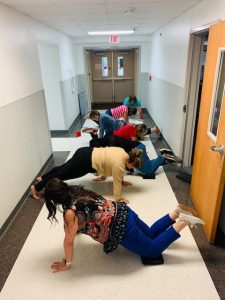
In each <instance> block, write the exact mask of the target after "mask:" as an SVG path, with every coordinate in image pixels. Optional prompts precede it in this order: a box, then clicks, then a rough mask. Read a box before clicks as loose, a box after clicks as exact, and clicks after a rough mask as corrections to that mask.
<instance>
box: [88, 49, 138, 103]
mask: <svg viewBox="0 0 225 300" xmlns="http://www.w3.org/2000/svg"><path fill="white" fill-rule="evenodd" d="M136 50H137V49H128V50H124V49H123V50H122V49H120V50H101V51H100V50H98V51H97V50H88V52H89V53H88V56H89V71H88V74H89V80H88V82H89V93H90V99H91V107H92V109H101V108H104V109H105V108H111V107H115V106H118V105H120V104H122V102H123V100H124V98H126V97H127V96H130V95H133V94H135V93H136V82H137V74H138V72H137V51H136Z"/></svg>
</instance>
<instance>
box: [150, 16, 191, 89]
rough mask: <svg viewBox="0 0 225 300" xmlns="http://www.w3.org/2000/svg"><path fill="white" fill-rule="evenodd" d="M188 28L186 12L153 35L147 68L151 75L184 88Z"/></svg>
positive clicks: (189, 23)
mask: <svg viewBox="0 0 225 300" xmlns="http://www.w3.org/2000/svg"><path fill="white" fill-rule="evenodd" d="M177 22H179V26H178V25H177ZM190 26H191V12H190V11H188V12H186V13H185V14H184V15H182V17H180V18H179V21H178V19H177V20H176V21H174V22H172V23H170V24H168V26H167V27H165V28H162V29H161V30H160V31H159V32H157V33H156V34H155V35H154V38H153V42H152V48H151V57H150V66H149V72H150V73H151V74H153V75H154V76H157V77H158V78H161V79H163V80H165V81H168V82H171V83H173V84H175V85H178V86H180V87H184V84H185V70H186V60H187V51H188V44H189V32H190Z"/></svg>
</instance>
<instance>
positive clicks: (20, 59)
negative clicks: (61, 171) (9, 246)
mask: <svg viewBox="0 0 225 300" xmlns="http://www.w3.org/2000/svg"><path fill="white" fill-rule="evenodd" d="M0 36H1V47H0V65H1V68H0V78H1V89H0V136H1V148H0V160H1V174H0V181H1V191H0V199H1V210H0V227H1V226H2V224H3V223H4V222H5V221H6V220H7V218H8V217H9V215H10V213H11V212H12V210H13V209H14V208H15V206H16V205H17V203H18V201H19V199H21V197H22V196H23V194H24V193H25V191H26V190H27V188H28V187H29V184H30V183H31V182H32V180H33V179H34V178H35V176H36V175H37V173H38V172H39V171H40V169H41V168H42V167H43V165H44V163H45V162H46V161H47V159H48V158H49V157H50V155H51V153H52V148H51V139H50V134H49V125H48V119H47V111H46V105H45V96H44V91H43V85H42V78H41V71H40V64H39V57H38V47H37V42H43V43H47V44H53V45H57V47H58V49H59V55H60V74H61V75H60V81H61V83H62V85H63V86H64V85H66V84H67V83H66V82H67V81H68V80H69V81H70V80H71V75H72V76H74V74H75V62H74V57H73V56H74V53H73V45H72V41H71V39H70V38H69V37H67V36H65V35H64V34H62V33H60V32H58V31H56V30H54V29H52V28H51V27H48V26H46V25H44V24H43V23H41V22H38V21H36V20H35V19H33V18H30V17H28V16H26V15H24V14H22V13H19V12H17V11H15V10H13V9H11V8H9V7H7V6H5V5H2V4H0ZM59 84H60V83H59ZM66 88H67V87H66ZM64 96H65V97H67V95H66V94H65V95H64ZM76 97H77V95H76V94H75V100H74V107H75V108H74V107H73V108H67V111H68V110H69V109H71V111H72V112H73V114H74V115H73V120H74V119H76V117H77V115H78V112H79V106H78V99H77V98H76ZM71 123H72V121H71ZM69 125H71V124H68V126H69Z"/></svg>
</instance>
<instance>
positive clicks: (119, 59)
mask: <svg viewBox="0 0 225 300" xmlns="http://www.w3.org/2000/svg"><path fill="white" fill-rule="evenodd" d="M117 73H118V76H123V75H124V70H123V56H118V57H117Z"/></svg>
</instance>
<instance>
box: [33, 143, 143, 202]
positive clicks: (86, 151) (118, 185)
mask: <svg viewBox="0 0 225 300" xmlns="http://www.w3.org/2000/svg"><path fill="white" fill-rule="evenodd" d="M141 154H142V150H137V149H133V150H132V151H130V152H129V153H126V152H125V151H124V150H123V149H122V148H118V147H106V148H91V147H82V148H79V149H78V150H77V151H76V152H75V154H74V155H73V157H72V158H71V159H70V160H68V161H67V162H66V163H64V164H63V165H61V166H58V167H55V168H53V169H52V170H51V171H50V172H48V173H46V174H44V175H42V176H41V177H39V182H37V183H36V184H35V185H32V186H31V193H32V196H33V198H35V199H40V198H41V195H40V191H42V190H43V189H44V187H45V185H46V184H47V182H48V181H49V180H50V179H52V178H54V177H58V178H60V179H61V180H69V179H74V178H79V177H82V176H84V175H86V174H88V173H96V172H98V173H99V174H101V175H103V176H112V177H113V192H114V198H115V200H117V201H125V199H124V198H122V196H121V189H122V185H123V186H128V185H131V183H130V182H126V181H123V176H124V174H125V170H126V168H127V169H132V168H139V167H140V166H141V164H142V159H141V158H140V155H141ZM44 197H45V196H44ZM127 202H128V201H127Z"/></svg>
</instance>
